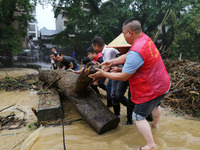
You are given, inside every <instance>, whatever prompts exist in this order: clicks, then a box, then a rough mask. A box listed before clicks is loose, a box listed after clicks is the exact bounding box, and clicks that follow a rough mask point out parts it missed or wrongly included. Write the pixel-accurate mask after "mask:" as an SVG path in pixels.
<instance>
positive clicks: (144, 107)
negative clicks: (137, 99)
mask: <svg viewBox="0 0 200 150" xmlns="http://www.w3.org/2000/svg"><path fill="white" fill-rule="evenodd" d="M165 95H166V94H163V95H161V96H158V97H156V98H154V99H152V100H150V101H148V102H145V103H141V104H137V105H135V108H134V110H133V114H132V119H133V120H137V121H140V120H143V119H146V118H147V117H148V116H149V115H150V114H151V113H152V111H153V110H154V108H156V107H158V106H160V104H161V100H162V99H163V98H164V97H165Z"/></svg>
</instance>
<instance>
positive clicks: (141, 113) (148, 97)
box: [89, 19, 171, 150]
mask: <svg viewBox="0 0 200 150" xmlns="http://www.w3.org/2000/svg"><path fill="white" fill-rule="evenodd" d="M122 30H123V34H124V38H125V40H126V42H127V43H128V44H130V45H132V46H131V48H130V50H129V52H128V53H127V54H124V55H122V56H121V57H118V58H116V59H112V60H108V61H106V62H104V63H102V64H101V65H102V66H103V69H104V70H108V68H110V67H111V66H114V65H119V64H124V66H123V69H122V72H120V73H109V72H105V71H103V70H102V69H97V70H98V72H97V73H95V74H92V75H89V77H91V78H99V77H105V78H110V79H112V80H119V81H126V80H129V85H130V92H131V100H132V101H133V102H134V103H135V104H136V106H135V108H134V111H133V115H132V118H133V120H134V121H135V123H136V126H137V128H138V130H139V132H140V133H141V134H142V135H143V136H144V138H145V140H146V145H145V146H143V147H140V148H139V149H141V150H149V149H153V148H154V147H155V146H156V144H155V142H154V139H153V135H152V132H151V127H150V125H149V123H148V122H147V120H146V117H147V116H148V115H150V114H151V113H152V116H153V122H152V125H153V126H154V127H155V128H159V125H158V121H159V118H160V114H161V107H160V104H161V100H162V99H163V98H164V95H165V94H166V93H167V92H168V91H169V88H170V85H171V84H170V78H169V75H168V73H167V71H166V68H165V65H164V63H163V60H162V58H161V55H160V53H159V51H158V49H157V48H156V46H155V44H154V43H153V41H152V40H151V39H150V37H148V36H147V35H146V34H145V33H143V32H142V29H141V24H140V22H139V21H137V20H134V19H128V20H126V21H125V22H124V24H123V28H122Z"/></svg>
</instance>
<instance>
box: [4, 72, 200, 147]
mask: <svg viewBox="0 0 200 150" xmlns="http://www.w3.org/2000/svg"><path fill="white" fill-rule="evenodd" d="M22 70H23V69H22ZM22 70H21V71H20V72H23V71H22ZM26 71H27V70H26ZM26 71H25V70H24V72H26ZM29 72H31V71H30V70H28V71H27V72H26V73H29ZM1 73H2V71H1V70H0V75H1ZM7 73H8V74H9V71H7ZM11 73H12V71H10V74H11ZM13 74H15V73H13ZM101 93H102V94H104V95H105V93H103V92H102V91H101ZM103 102H105V99H104V100H103ZM12 104H16V105H15V106H13V107H11V108H9V109H7V110H5V111H2V112H0V116H5V115H7V114H9V113H10V112H12V111H14V112H16V115H17V116H18V117H19V118H21V117H22V115H23V114H22V113H21V112H19V111H18V112H17V110H16V107H18V108H20V109H22V110H23V111H25V112H26V113H27V114H26V116H25V119H27V121H28V122H29V123H31V122H35V121H36V120H37V119H36V117H35V116H34V115H33V113H32V111H31V108H32V107H34V108H36V109H37V105H38V96H37V94H36V92H35V91H31V90H29V91H24V92H20V91H12V92H1V93H0V110H1V109H3V108H5V107H6V106H9V105H12ZM64 107H65V116H66V118H71V119H79V118H81V116H80V115H79V114H78V113H77V112H76V110H75V109H74V107H73V105H72V103H71V102H70V101H68V100H65V101H64ZM110 110H111V111H113V110H112V108H110ZM162 111H163V112H162V115H161V120H160V124H159V125H160V129H152V132H153V136H154V139H155V142H156V144H157V148H155V150H199V149H200V148H199V147H200V121H195V120H192V119H185V118H184V117H179V116H177V115H175V114H173V113H172V112H171V111H170V110H168V109H164V108H162ZM125 123H126V107H124V106H122V105H121V116H120V124H119V126H118V127H117V129H114V130H112V131H109V132H107V133H105V134H103V135H98V134H97V133H96V132H95V131H94V130H93V129H91V128H90V127H89V125H88V124H87V123H86V122H85V121H84V120H81V121H78V122H74V123H72V124H71V125H65V130H64V131H65V144H66V149H67V150H136V149H137V148H139V147H140V146H142V145H144V144H145V142H144V139H143V137H142V136H141V135H140V133H139V132H138V130H137V128H136V125H135V124H132V125H125ZM27 126H28V124H27ZM27 126H26V127H24V128H21V129H16V130H2V131H1V133H0V150H10V149H12V148H13V147H15V148H14V149H16V150H63V140H62V126H57V127H48V128H44V127H40V128H38V129H36V130H30V131H29V130H28V127H27ZM18 143H19V144H18ZM17 144H18V145H17ZM16 145H17V146H16Z"/></svg>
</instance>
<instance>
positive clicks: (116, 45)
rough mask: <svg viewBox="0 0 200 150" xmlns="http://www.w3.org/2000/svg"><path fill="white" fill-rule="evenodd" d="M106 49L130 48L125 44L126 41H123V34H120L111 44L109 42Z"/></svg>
mask: <svg viewBox="0 0 200 150" xmlns="http://www.w3.org/2000/svg"><path fill="white" fill-rule="evenodd" d="M107 47H113V48H121V47H131V45H130V44H128V43H127V42H126V40H125V39H124V34H123V33H121V34H120V35H119V36H118V37H116V38H115V39H114V40H113V41H112V42H110V43H109V44H108V46H107Z"/></svg>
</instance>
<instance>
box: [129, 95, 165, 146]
mask: <svg viewBox="0 0 200 150" xmlns="http://www.w3.org/2000/svg"><path fill="white" fill-rule="evenodd" d="M163 97H164V96H163V95H161V96H159V97H157V98H155V99H152V100H150V101H148V102H145V103H141V104H137V105H135V108H134V111H133V114H132V116H133V120H135V123H136V126H137V128H138V130H139V132H140V133H141V134H142V135H143V137H144V138H145V141H146V145H145V146H143V147H142V148H141V149H152V148H153V147H155V146H156V144H155V142H154V139H153V135H152V132H151V127H150V125H149V123H148V122H147V120H146V118H147V117H148V116H149V115H150V114H151V113H152V114H154V116H155V119H156V121H155V123H156V125H157V123H158V120H159V116H160V113H159V108H158V107H159V105H160V101H161V100H162V98H163ZM153 111H154V112H153ZM156 117H157V118H156Z"/></svg>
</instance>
